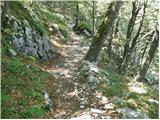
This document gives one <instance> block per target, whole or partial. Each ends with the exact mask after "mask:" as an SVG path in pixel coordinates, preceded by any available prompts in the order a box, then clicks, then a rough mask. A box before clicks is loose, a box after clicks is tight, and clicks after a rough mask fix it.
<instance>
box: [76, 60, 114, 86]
mask: <svg viewBox="0 0 160 120" xmlns="http://www.w3.org/2000/svg"><path fill="white" fill-rule="evenodd" d="M79 76H82V77H85V78H87V80H88V81H87V82H88V83H93V84H99V83H101V82H107V83H108V84H111V82H110V76H109V74H108V73H107V72H105V71H103V70H102V69H100V68H99V67H97V66H96V64H95V63H93V62H89V61H87V60H84V61H82V67H81V69H80V73H79Z"/></svg>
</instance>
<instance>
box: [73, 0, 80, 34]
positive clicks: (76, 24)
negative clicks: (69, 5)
mask: <svg viewBox="0 0 160 120" xmlns="http://www.w3.org/2000/svg"><path fill="white" fill-rule="evenodd" d="M78 22H79V5H78V2H77V5H76V23H75V26H74V30H75V31H77V29H78V24H79V23H78Z"/></svg>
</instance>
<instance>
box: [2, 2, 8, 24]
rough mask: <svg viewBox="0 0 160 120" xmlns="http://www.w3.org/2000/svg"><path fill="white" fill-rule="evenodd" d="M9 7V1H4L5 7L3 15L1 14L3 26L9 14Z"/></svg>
mask: <svg viewBox="0 0 160 120" xmlns="http://www.w3.org/2000/svg"><path fill="white" fill-rule="evenodd" d="M8 7H9V1H4V6H3V10H2V13H1V23H2V24H3V23H4V22H5V17H6V14H7V12H8Z"/></svg>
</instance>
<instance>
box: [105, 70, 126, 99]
mask: <svg viewBox="0 0 160 120" xmlns="http://www.w3.org/2000/svg"><path fill="white" fill-rule="evenodd" d="M105 71H106V72H107V73H109V75H110V81H111V83H112V85H110V86H108V87H107V88H104V89H105V90H104V91H105V94H106V96H119V97H122V96H124V95H125V93H126V92H127V87H126V81H127V80H126V78H125V76H123V75H121V74H118V73H116V72H113V71H109V70H105Z"/></svg>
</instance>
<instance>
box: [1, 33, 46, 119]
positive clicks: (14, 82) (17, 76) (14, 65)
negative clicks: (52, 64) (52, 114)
mask: <svg viewBox="0 0 160 120" xmlns="http://www.w3.org/2000/svg"><path fill="white" fill-rule="evenodd" d="M3 34H5V33H3ZM9 39H10V37H9V36H8V35H5V36H2V71H1V75H2V78H1V111H2V113H1V118H43V116H44V115H45V109H44V100H43V90H44V81H45V80H47V79H48V76H49V75H48V73H46V72H44V71H42V70H41V69H40V68H39V67H38V66H37V67H36V60H35V58H33V57H31V56H30V57H24V56H23V55H20V54H19V53H18V51H17V53H18V54H17V55H16V57H13V56H11V55H10V54H9V51H8V49H9V48H11V49H13V48H12V47H11V46H10V44H9V42H8V41H9Z"/></svg>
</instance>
